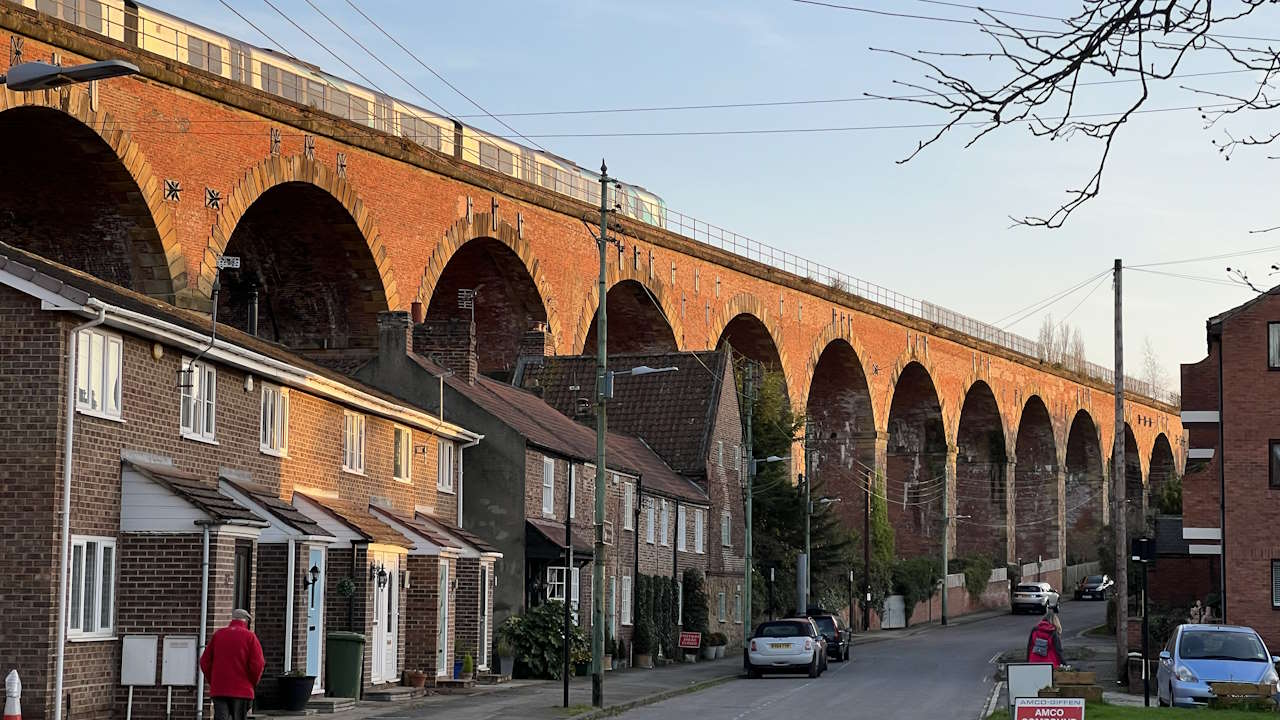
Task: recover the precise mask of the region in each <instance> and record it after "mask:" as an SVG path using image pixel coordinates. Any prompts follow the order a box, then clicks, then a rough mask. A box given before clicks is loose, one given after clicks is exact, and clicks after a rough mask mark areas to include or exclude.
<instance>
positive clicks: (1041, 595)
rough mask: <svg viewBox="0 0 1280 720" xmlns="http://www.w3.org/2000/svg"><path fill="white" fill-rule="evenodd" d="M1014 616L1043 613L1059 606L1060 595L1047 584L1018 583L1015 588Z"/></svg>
mask: <svg viewBox="0 0 1280 720" xmlns="http://www.w3.org/2000/svg"><path fill="white" fill-rule="evenodd" d="M1011 604H1012V606H1013V614H1014V615H1017V614H1018V613H1020V612H1038V613H1042V612H1044V611H1045V610H1048V609H1049V608H1053V607H1057V606H1058V593H1057V592H1055V591H1054V589H1053V588H1052V587H1051V586H1050V585H1049V583H1047V582H1030V583H1018V584H1017V585H1015V586H1014V588H1013V599H1012V603H1011Z"/></svg>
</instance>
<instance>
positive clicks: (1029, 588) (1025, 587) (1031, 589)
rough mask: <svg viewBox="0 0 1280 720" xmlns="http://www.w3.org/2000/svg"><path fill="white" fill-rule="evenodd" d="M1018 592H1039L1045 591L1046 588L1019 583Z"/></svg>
mask: <svg viewBox="0 0 1280 720" xmlns="http://www.w3.org/2000/svg"><path fill="white" fill-rule="evenodd" d="M1016 592H1021V593H1038V592H1044V588H1042V587H1040V586H1039V585H1019V586H1018V588H1017V590H1016Z"/></svg>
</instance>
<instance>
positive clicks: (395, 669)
mask: <svg viewBox="0 0 1280 720" xmlns="http://www.w3.org/2000/svg"><path fill="white" fill-rule="evenodd" d="M385 562H386V566H387V584H386V587H384V588H383V594H384V595H385V596H386V600H385V601H384V602H385V605H386V611H385V612H384V613H383V615H382V619H383V627H384V628H385V630H384V631H383V633H382V677H383V679H384V680H395V679H396V678H397V677H399V669H400V668H399V661H400V657H399V652H398V650H399V648H400V643H399V641H400V556H399V555H387V556H386V560H385Z"/></svg>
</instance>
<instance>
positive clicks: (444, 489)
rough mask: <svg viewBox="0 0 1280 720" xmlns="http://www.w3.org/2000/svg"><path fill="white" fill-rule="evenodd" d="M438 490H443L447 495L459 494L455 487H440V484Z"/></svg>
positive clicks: (437, 486)
mask: <svg viewBox="0 0 1280 720" xmlns="http://www.w3.org/2000/svg"><path fill="white" fill-rule="evenodd" d="M436 492H442V493H444V494H445V495H457V494H458V491H456V490H454V489H453V488H443V487H440V486H439V485H436Z"/></svg>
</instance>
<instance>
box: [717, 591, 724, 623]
mask: <svg viewBox="0 0 1280 720" xmlns="http://www.w3.org/2000/svg"><path fill="white" fill-rule="evenodd" d="M716 618H717V619H718V620H719V621H720V622H724V592H723V591H721V592H719V593H716Z"/></svg>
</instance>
